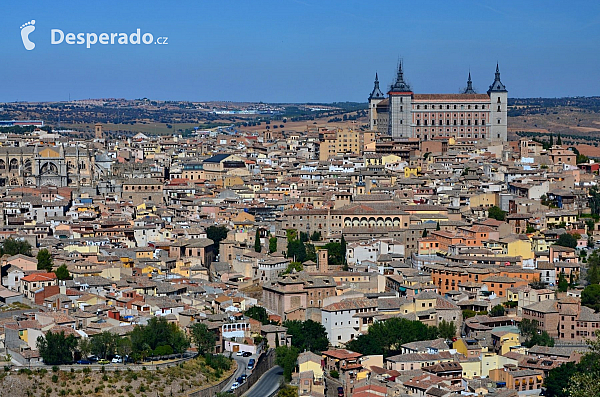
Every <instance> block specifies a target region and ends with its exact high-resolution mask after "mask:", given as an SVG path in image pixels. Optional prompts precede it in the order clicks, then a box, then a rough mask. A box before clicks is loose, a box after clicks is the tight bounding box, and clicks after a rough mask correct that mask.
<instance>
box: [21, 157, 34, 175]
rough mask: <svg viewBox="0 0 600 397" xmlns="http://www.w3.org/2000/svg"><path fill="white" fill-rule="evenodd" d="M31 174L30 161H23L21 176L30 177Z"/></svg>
mask: <svg viewBox="0 0 600 397" xmlns="http://www.w3.org/2000/svg"><path fill="white" fill-rule="evenodd" d="M32 172H33V167H32V166H31V160H30V159H27V160H25V163H24V164H23V175H24V176H30V175H31V174H32Z"/></svg>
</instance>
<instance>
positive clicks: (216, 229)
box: [206, 225, 229, 255]
mask: <svg viewBox="0 0 600 397" xmlns="http://www.w3.org/2000/svg"><path fill="white" fill-rule="evenodd" d="M227 233H229V229H227V226H214V225H212V226H209V227H207V228H206V237H207V238H209V239H211V240H212V241H214V243H215V244H214V247H215V248H214V251H215V254H217V255H218V254H219V243H220V242H221V241H223V240H225V239H226V238H227Z"/></svg>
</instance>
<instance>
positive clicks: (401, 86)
mask: <svg viewBox="0 0 600 397" xmlns="http://www.w3.org/2000/svg"><path fill="white" fill-rule="evenodd" d="M390 91H394V92H410V86H409V85H408V84H407V83H406V82H405V81H404V71H403V70H402V60H401V61H400V62H398V74H397V75H396V82H395V83H394V84H392V88H391V90H390Z"/></svg>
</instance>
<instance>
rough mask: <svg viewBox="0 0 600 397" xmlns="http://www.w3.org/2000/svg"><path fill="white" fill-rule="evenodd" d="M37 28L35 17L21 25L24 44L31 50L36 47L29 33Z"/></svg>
mask: <svg viewBox="0 0 600 397" xmlns="http://www.w3.org/2000/svg"><path fill="white" fill-rule="evenodd" d="M34 30H35V19H32V20H31V21H29V22H27V23H25V24H23V25H21V39H22V40H23V45H24V46H25V49H26V50H27V51H31V50H33V49H34V48H35V43H34V42H33V41H31V40H29V34H30V33H31V32H33V31H34Z"/></svg>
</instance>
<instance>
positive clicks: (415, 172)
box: [404, 167, 421, 178]
mask: <svg viewBox="0 0 600 397" xmlns="http://www.w3.org/2000/svg"><path fill="white" fill-rule="evenodd" d="M420 172H421V167H404V177H405V178H416V177H418V176H419V173H420Z"/></svg>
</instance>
